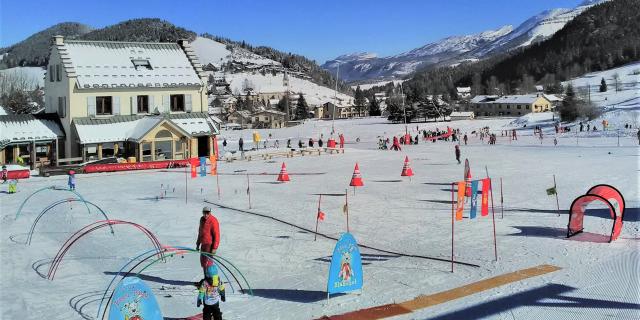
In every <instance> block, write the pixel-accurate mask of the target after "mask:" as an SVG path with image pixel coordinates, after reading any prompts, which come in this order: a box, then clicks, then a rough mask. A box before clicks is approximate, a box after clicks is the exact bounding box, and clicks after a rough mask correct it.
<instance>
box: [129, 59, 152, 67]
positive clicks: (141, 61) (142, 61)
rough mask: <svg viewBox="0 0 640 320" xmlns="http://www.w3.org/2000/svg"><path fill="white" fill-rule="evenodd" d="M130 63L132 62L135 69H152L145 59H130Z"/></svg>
mask: <svg viewBox="0 0 640 320" xmlns="http://www.w3.org/2000/svg"><path fill="white" fill-rule="evenodd" d="M131 63H133V66H134V67H135V68H136V70H153V68H152V67H151V63H150V62H149V60H146V59H132V60H131Z"/></svg>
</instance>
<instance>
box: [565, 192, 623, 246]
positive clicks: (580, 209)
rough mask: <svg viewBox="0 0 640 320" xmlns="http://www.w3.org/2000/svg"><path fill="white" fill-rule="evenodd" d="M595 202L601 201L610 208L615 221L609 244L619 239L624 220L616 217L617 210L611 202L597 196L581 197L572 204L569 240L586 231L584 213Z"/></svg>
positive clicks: (568, 229)
mask: <svg viewBox="0 0 640 320" xmlns="http://www.w3.org/2000/svg"><path fill="white" fill-rule="evenodd" d="M593 201H601V202H603V203H604V204H606V205H607V206H608V207H609V213H610V214H611V218H612V219H613V227H612V228H611V236H610V237H609V242H611V241H613V240H615V239H617V238H618V235H620V231H621V229H622V219H620V217H618V216H616V210H615V208H614V206H613V205H612V204H611V202H609V201H608V200H607V199H605V198H604V197H602V196H600V195H596V194H585V195H581V196H579V197H577V198H576V199H575V200H573V202H572V203H571V209H570V210H569V225H568V226H567V238H569V237H572V236H575V235H576V234H578V233H580V232H582V230H584V227H583V221H584V212H585V209H586V208H587V206H588V205H589V204H590V203H591V202H593Z"/></svg>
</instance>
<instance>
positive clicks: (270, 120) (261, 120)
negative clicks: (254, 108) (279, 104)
mask: <svg viewBox="0 0 640 320" xmlns="http://www.w3.org/2000/svg"><path fill="white" fill-rule="evenodd" d="M251 118H252V121H251V123H252V128H255V129H279V128H284V127H286V118H287V114H286V113H284V112H280V111H276V110H261V111H258V112H256V113H254V114H253V115H251Z"/></svg>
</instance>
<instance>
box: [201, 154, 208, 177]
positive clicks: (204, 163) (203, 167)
mask: <svg viewBox="0 0 640 320" xmlns="http://www.w3.org/2000/svg"><path fill="white" fill-rule="evenodd" d="M200 176H201V177H206V176H207V157H200Z"/></svg>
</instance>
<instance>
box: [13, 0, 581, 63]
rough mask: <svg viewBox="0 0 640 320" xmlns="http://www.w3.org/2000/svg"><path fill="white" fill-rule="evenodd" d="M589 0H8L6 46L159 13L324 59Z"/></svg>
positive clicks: (421, 41)
mask: <svg viewBox="0 0 640 320" xmlns="http://www.w3.org/2000/svg"><path fill="white" fill-rule="evenodd" d="M581 2H582V0H553V1H552V0H525V1H521V0H490V1H485V0H474V1H472V0H422V1H420V0H404V1H403V0H396V1H392V0H388V1H383V0H368V1H367V0H316V1H305V0H298V1H294V0H288V1H285V0H270V1H258V0H256V1H250V0H226V1H220V0H208V1H204V0H203V1H190V0H184V1H180V0H175V1H167V0H156V1H136V0H129V1H125V0H105V1H91V0H89V1H87V0H57V1H45V0H29V1H27V2H24V1H16V0H0V47H6V46H8V45H11V44H14V43H16V42H19V41H21V40H23V39H25V38H27V37H28V36H30V35H31V34H33V33H35V32H38V31H40V30H42V29H45V28H47V27H50V26H52V25H54V24H56V23H59V22H65V21H74V22H80V23H84V24H87V25H90V26H92V27H96V28H100V27H104V26H107V25H111V24H115V23H118V22H120V21H123V20H127V19H132V18H146V17H154V18H155V17H157V18H162V19H165V20H168V21H169V22H172V23H174V24H176V25H178V26H181V27H184V28H187V29H189V30H193V31H195V32H197V33H204V32H209V33H211V34H215V35H220V36H224V37H228V38H231V39H234V40H245V41H247V42H248V43H251V44H254V45H268V46H271V47H274V48H276V49H279V50H282V51H286V52H294V53H298V54H302V55H305V56H307V57H309V58H312V59H315V60H316V61H318V62H319V63H323V62H324V61H325V60H327V59H332V58H334V57H336V56H338V55H341V54H346V53H352V52H361V51H367V52H375V53H377V54H378V55H379V56H387V55H393V54H397V53H401V52H405V51H408V50H411V49H414V48H417V47H420V46H422V45H425V44H427V43H429V42H432V41H435V40H438V39H440V38H444V37H447V36H452V35H462V34H472V33H478V32H482V31H485V30H489V29H497V28H499V27H501V26H503V25H507V24H511V25H513V26H514V27H515V26H517V25H518V24H520V23H522V22H523V21H524V20H526V19H527V18H529V17H531V16H533V15H535V14H538V13H540V12H541V11H544V10H547V9H551V8H572V7H575V6H576V5H578V4H579V3H581Z"/></svg>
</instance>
